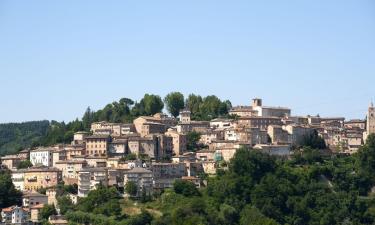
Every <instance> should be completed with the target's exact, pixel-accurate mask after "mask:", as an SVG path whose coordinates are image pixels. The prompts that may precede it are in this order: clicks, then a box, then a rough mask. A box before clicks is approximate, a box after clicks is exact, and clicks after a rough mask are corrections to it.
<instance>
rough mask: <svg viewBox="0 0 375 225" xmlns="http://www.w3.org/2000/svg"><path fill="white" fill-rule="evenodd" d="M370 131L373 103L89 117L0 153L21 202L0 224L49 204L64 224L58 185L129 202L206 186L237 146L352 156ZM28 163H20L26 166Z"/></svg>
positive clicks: (374, 127) (29, 218) (55, 220)
mask: <svg viewBox="0 0 375 225" xmlns="http://www.w3.org/2000/svg"><path fill="white" fill-rule="evenodd" d="M374 133H375V107H374V106H373V105H372V104H371V105H370V107H369V108H368V112H367V114H366V119H365V120H362V119H353V120H346V119H345V118H344V117H329V118H327V117H320V116H311V115H307V116H296V115H293V113H292V110H291V109H290V108H288V107H278V106H277V107H274V106H264V105H263V101H262V99H260V98H255V99H252V101H251V102H250V103H249V105H244V106H235V107H232V108H230V110H229V111H228V114H227V115H226V116H223V117H218V118H214V119H212V120H199V121H198V120H194V119H193V118H192V116H191V110H190V109H189V108H186V107H185V108H182V109H179V111H178V113H177V115H176V117H174V116H169V115H167V114H164V113H156V114H154V115H150V116H139V117H137V118H135V119H134V120H133V122H132V123H112V122H108V121H100V122H93V123H91V124H90V131H78V132H75V133H74V135H73V140H72V141H71V143H61V144H56V145H52V146H39V147H33V148H26V149H23V150H21V151H19V152H18V153H16V154H11V155H5V156H3V157H1V166H2V170H9V171H10V174H11V180H12V183H13V185H14V187H15V189H17V190H18V191H20V192H22V199H23V201H22V204H20V205H14V206H10V207H6V208H3V209H2V212H1V217H2V222H3V223H11V224H28V223H30V222H33V223H38V222H41V211H43V208H45V207H46V206H51V205H54V207H56V209H57V213H56V214H57V215H55V216H50V217H49V223H50V224H68V221H67V220H66V218H65V217H64V215H63V214H62V213H61V207H62V206H61V205H59V204H58V200H57V199H58V197H59V195H61V185H62V186H63V187H71V188H73V189H74V188H76V191H73V192H69V193H68V194H67V196H68V198H69V199H70V201H71V202H72V203H73V204H77V202H78V201H79V199H83V198H87V197H88V195H89V193H90V192H91V191H94V190H96V189H98V187H115V188H116V189H117V190H118V191H119V193H121V195H122V197H124V198H131V199H133V200H134V201H137V200H140V199H142V198H145V197H146V196H154V195H157V194H160V193H163V192H164V191H165V190H167V189H171V188H173V187H174V184H175V183H176V181H186V182H190V183H192V184H194V186H195V187H196V188H197V189H200V188H204V187H206V186H207V179H208V177H215V176H216V173H217V171H218V169H219V170H227V169H228V168H227V165H228V163H230V162H231V159H232V158H233V157H235V155H236V153H237V152H238V151H239V150H240V149H248V151H254V152H261V153H263V154H266V155H270V156H272V157H276V158H280V159H284V160H288V159H290V158H291V157H292V156H293V154H295V150H298V149H300V148H301V147H303V146H306V145H308V144H307V143H306V142H309V141H311V140H312V139H313V140H315V143H313V145H314V144H315V146H311V147H315V148H317V149H320V153H321V154H322V155H326V156H331V155H341V156H346V155H352V154H355V153H356V152H357V151H358V149H359V148H360V147H361V146H362V145H364V144H365V141H366V138H367V136H368V135H370V134H374ZM25 165H26V166H25Z"/></svg>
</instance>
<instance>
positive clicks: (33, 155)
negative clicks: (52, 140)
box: [30, 148, 55, 166]
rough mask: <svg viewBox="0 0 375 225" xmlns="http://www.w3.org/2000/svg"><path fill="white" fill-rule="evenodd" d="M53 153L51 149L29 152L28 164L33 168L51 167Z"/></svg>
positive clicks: (38, 149)
mask: <svg viewBox="0 0 375 225" xmlns="http://www.w3.org/2000/svg"><path fill="white" fill-rule="evenodd" d="M54 151H55V149H53V148H37V149H34V150H31V151H30V162H31V163H32V164H33V165H34V166H52V165H53V156H52V153H53V152H54Z"/></svg>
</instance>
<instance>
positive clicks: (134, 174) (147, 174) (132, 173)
mask: <svg viewBox="0 0 375 225" xmlns="http://www.w3.org/2000/svg"><path fill="white" fill-rule="evenodd" d="M128 182H134V183H135V184H136V185H137V188H138V190H137V196H140V195H141V194H142V193H143V192H145V193H146V194H151V193H152V188H153V177H152V171H151V170H147V169H145V168H142V167H134V168H133V169H131V170H129V171H126V172H125V173H124V186H126V184H127V183H128Z"/></svg>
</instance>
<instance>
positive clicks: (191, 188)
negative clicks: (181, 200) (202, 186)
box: [173, 180, 200, 197]
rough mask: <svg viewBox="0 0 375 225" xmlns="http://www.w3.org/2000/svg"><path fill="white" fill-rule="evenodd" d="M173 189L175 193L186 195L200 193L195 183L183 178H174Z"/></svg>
mask: <svg viewBox="0 0 375 225" xmlns="http://www.w3.org/2000/svg"><path fill="white" fill-rule="evenodd" d="M173 190H174V192H176V193H177V194H182V195H184V196H186V197H190V196H199V195H200V193H199V191H198V189H197V187H196V186H195V184H194V183H192V182H189V181H185V180H175V182H174V183H173Z"/></svg>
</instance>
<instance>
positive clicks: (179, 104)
mask: <svg viewBox="0 0 375 225" xmlns="http://www.w3.org/2000/svg"><path fill="white" fill-rule="evenodd" d="M164 103H165V105H166V106H167V110H168V112H169V113H170V114H171V115H172V116H174V117H177V116H178V115H179V113H180V110H181V109H183V108H184V106H185V102H184V95H183V94H181V93H180V92H171V93H169V94H168V95H167V96H165V98H164Z"/></svg>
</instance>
